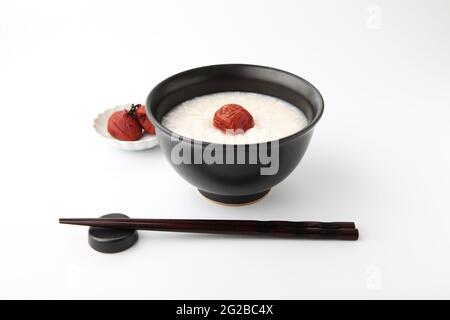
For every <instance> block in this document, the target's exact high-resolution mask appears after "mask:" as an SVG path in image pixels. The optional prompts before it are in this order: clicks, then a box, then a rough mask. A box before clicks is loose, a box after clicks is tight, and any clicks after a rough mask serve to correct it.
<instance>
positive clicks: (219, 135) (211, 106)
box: [162, 91, 308, 144]
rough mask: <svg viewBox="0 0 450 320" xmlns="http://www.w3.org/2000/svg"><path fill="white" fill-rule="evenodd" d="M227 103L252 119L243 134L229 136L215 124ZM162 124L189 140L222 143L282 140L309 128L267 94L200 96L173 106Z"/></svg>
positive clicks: (288, 106)
mask: <svg viewBox="0 0 450 320" xmlns="http://www.w3.org/2000/svg"><path fill="white" fill-rule="evenodd" d="M226 104H239V105H241V106H242V107H244V108H245V109H246V110H247V111H248V112H249V113H250V114H251V115H252V117H253V120H254V126H253V128H250V129H248V130H246V131H245V132H244V133H240V134H227V133H225V132H224V131H222V130H220V129H218V128H216V127H215V126H214V124H213V118H214V114H215V112H216V111H217V110H218V109H219V108H221V107H222V106H224V105H226ZM162 124H163V125H164V126H165V127H166V128H168V129H170V130H171V131H173V132H174V133H176V134H178V135H181V136H183V137H186V138H190V139H195V140H200V141H205V142H213V143H220V144H251V143H262V142H267V141H273V140H279V139H281V138H284V137H287V136H289V135H291V134H294V133H296V132H298V131H300V130H302V129H303V128H305V127H306V126H307V125H308V120H307V118H306V116H305V115H304V114H303V112H302V111H301V110H300V109H299V108H297V107H295V106H294V105H292V104H290V103H288V102H286V101H284V100H281V99H278V98H275V97H272V96H268V95H264V94H259V93H251V92H234V91H233V92H220V93H213V94H207V95H204V96H199V97H196V98H193V99H191V100H187V101H185V102H183V103H181V104H180V105H178V106H176V107H174V108H173V109H172V110H171V111H170V112H169V113H168V114H166V115H165V116H164V118H163V119H162Z"/></svg>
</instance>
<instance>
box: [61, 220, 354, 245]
mask: <svg viewBox="0 0 450 320" xmlns="http://www.w3.org/2000/svg"><path fill="white" fill-rule="evenodd" d="M59 223H61V224H72V225H81V226H90V227H101V228H112V229H133V230H151V231H169V232H192V233H209V234H231V235H250V236H271V237H277V238H298V239H336V240H358V237H359V232H358V229H357V228H356V226H355V224H354V223H353V222H318V221H257V220H204V219H128V218H75V219H74V218H61V219H59Z"/></svg>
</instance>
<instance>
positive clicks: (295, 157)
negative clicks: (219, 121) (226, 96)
mask: <svg viewBox="0 0 450 320" xmlns="http://www.w3.org/2000/svg"><path fill="white" fill-rule="evenodd" d="M225 91H241V92H255V93H261V94H265V95H269V96H273V97H276V98H279V99H282V100H285V101H287V102H289V103H291V104H293V105H294V106H296V107H297V108H299V109H300V110H301V111H302V112H303V113H304V114H305V116H306V118H307V119H308V125H307V126H306V127H305V128H304V129H302V130H300V131H299V132H296V133H294V134H292V135H290V136H287V137H285V138H282V139H280V140H277V141H272V142H271V143H268V144H259V143H258V144H245V145H221V144H214V143H208V142H201V141H197V140H193V139H189V137H182V136H179V135H177V134H176V133H174V132H172V131H171V130H170V129H168V128H167V127H165V126H163V125H162V123H161V122H162V119H163V117H164V115H166V114H167V113H168V112H169V111H170V110H171V109H172V108H174V107H176V106H177V105H179V104H180V103H182V102H184V101H186V100H189V99H192V98H195V97H198V96H202V95H206V94H211V93H218V92H225ZM323 108H324V103H323V99H322V96H321V95H320V93H319V91H318V90H317V89H316V88H315V87H314V86H313V85H312V84H310V83H309V82H308V81H306V80H304V79H302V78H300V77H298V76H296V75H294V74H291V73H289V72H286V71H282V70H278V69H274V68H270V67H263V66H256V65H244V64H224V65H212V66H206V67H201V68H196V69H192V70H188V71H184V72H181V73H178V74H176V75H174V76H172V77H170V78H168V79H166V80H164V81H162V82H161V83H159V84H158V85H157V86H156V87H155V88H154V89H153V90H152V91H151V92H150V94H149V95H148V98H147V102H146V111H147V114H148V116H149V118H150V120H151V121H152V122H153V124H154V125H155V128H156V135H157V137H158V140H159V143H160V146H161V149H162V151H163V153H164V155H165V156H166V158H167V160H168V161H169V163H170V164H171V165H172V167H173V168H174V169H175V170H176V171H177V172H178V173H179V174H180V175H181V176H182V177H183V178H184V179H185V180H187V181H188V182H189V183H191V184H192V185H194V186H195V187H197V188H198V189H199V191H200V193H201V194H202V195H204V196H205V197H207V198H209V199H211V200H214V201H219V202H223V203H228V204H243V203H248V202H253V201H255V200H257V199H259V198H261V197H263V196H264V195H266V194H267V193H268V192H269V190H270V189H271V188H272V187H273V186H275V185H276V184H278V183H280V182H281V181H282V180H283V179H285V178H286V177H287V176H288V175H289V174H290V173H291V172H292V171H293V170H294V169H295V167H296V166H297V165H298V163H299V162H300V160H301V159H302V157H303V155H304V154H305V151H306V149H307V147H308V144H309V142H310V140H311V136H312V134H313V129H314V126H315V125H316V124H317V122H318V121H319V120H320V118H321V116H322V113H323ZM206 148H213V149H215V150H221V152H220V153H217V154H214V156H217V155H218V154H220V157H221V158H222V161H216V162H215V163H212V164H208V163H205V162H204V161H202V162H201V163H198V161H197V162H196V159H195V158H194V156H195V155H196V154H203V153H204V152H205V150H206ZM263 148H264V152H262V151H263ZM179 150H183V151H181V153H180V155H182V156H183V158H184V159H185V160H188V161H182V162H181V163H180V161H178V158H177V160H175V159H174V157H173V154H174V152H178V151H179ZM209 150H211V149H209ZM216 152H217V151H216ZM255 152H256V153H255ZM261 152H262V154H264V153H265V155H266V156H265V157H264V160H263V159H262V158H260V156H259V155H261ZM238 154H240V155H245V160H244V161H242V158H239V159H238ZM254 154H256V157H257V161H256V163H254V162H252V161H251V160H250V158H252V157H253V155H254ZM267 156H270V158H271V160H272V161H271V163H267V161H266V160H267ZM274 156H276V157H277V158H276V159H275V157H274ZM197 159H198V158H197ZM216 159H217V158H216ZM252 159H254V158H252ZM238 160H240V161H238ZM273 161H277V163H276V164H274V162H273ZM242 162H243V163H242ZM275 166H276V168H275ZM274 169H276V172H275V170H274ZM263 172H265V174H262V173H263ZM267 173H269V174H267Z"/></svg>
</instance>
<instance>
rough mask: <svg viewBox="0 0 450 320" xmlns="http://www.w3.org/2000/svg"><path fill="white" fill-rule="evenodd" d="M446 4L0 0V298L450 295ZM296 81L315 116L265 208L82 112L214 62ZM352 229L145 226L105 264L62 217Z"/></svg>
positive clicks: (449, 33) (449, 19) (449, 21)
mask: <svg viewBox="0 0 450 320" xmlns="http://www.w3.org/2000/svg"><path fill="white" fill-rule="evenodd" d="M449 39H450V2H449V1H445V0H442V1H425V0H423V1H381V0H379V1H377V0H372V1H331V0H330V1H297V0H296V1H282V0H277V1H261V0H260V1H243V0H239V1H230V0H227V1H206V0H205V1H196V0H191V1H130V0H127V1H70V2H69V1H64V2H63V1H16V0H11V1H5V0H2V1H1V2H0V108H1V123H0V139H1V148H2V149H1V150H2V151H1V158H0V175H1V176H0V191H1V200H0V212H1V222H0V224H1V231H0V270H1V272H0V297H1V298H181V299H185V298H194V299H195V298H268V299H271V298H287V299H291V298H450V272H449V270H450V200H449V189H450V150H449V137H450V105H449V103H450V90H449V89H450V62H449V57H450V45H449ZM231 62H233V63H238V62H240V63H252V64H262V65H268V66H272V67H277V68H281V69H285V70H288V71H290V72H293V73H296V74H298V75H300V76H302V77H304V78H306V79H308V80H309V81H311V82H312V83H313V84H314V85H316V86H317V88H318V89H319V90H320V91H321V92H322V94H323V96H324V99H325V113H324V117H323V118H322V120H321V122H320V123H319V125H318V126H317V128H316V130H315V133H314V136H313V140H312V142H311V144H310V147H309V149H308V151H307V153H306V155H305V157H304V158H303V160H302V162H301V163H300V165H299V167H298V168H297V169H296V170H295V171H294V172H293V173H292V174H291V175H290V176H289V177H288V178H287V179H286V180H285V181H284V182H283V183H281V184H280V185H279V186H277V187H276V188H274V189H273V190H272V192H271V193H270V195H269V196H268V197H267V198H265V199H264V200H263V201H261V202H259V203H257V204H254V205H251V206H245V207H239V208H230V207H225V206H220V205H216V204H214V203H211V202H209V201H206V200H205V199H203V198H202V197H201V196H200V195H199V194H198V193H197V191H196V189H195V188H194V187H192V186H190V185H189V184H188V183H186V182H185V181H184V180H183V179H182V178H181V177H179V176H178V175H177V174H176V173H175V172H174V171H173V170H172V168H171V167H170V166H169V164H168V163H167V162H166V160H165V159H164V158H163V156H162V155H161V153H160V150H159V149H154V150H150V151H146V152H138V153H131V152H123V151H119V150H115V149H112V148H111V147H110V146H109V145H107V144H105V143H104V141H102V139H101V138H100V137H98V136H97V134H96V133H95V131H94V130H93V128H92V121H93V119H94V117H95V116H96V115H97V113H99V112H101V111H103V110H104V109H106V108H109V107H111V106H114V105H117V104H121V103H128V102H130V103H131V102H140V101H145V98H146V96H147V94H148V92H149V91H150V89H151V88H152V87H153V86H154V85H156V84H157V83H158V82H159V81H161V80H163V79H164V78H166V77H168V76H170V75H171V74H173V73H176V72H180V71H182V70H185V69H188V68H191V67H197V66H202V65H208V64H215V63H231ZM110 212H124V213H126V214H128V215H129V216H132V217H148V218H150V217H172V218H217V219H219V218H230V219H290V220H324V221H328V220H331V221H332V220H350V221H355V222H356V223H357V225H358V226H359V228H360V232H361V239H360V241H358V242H339V241H307V240H271V239H246V238H229V237H228V238H227V237H221V236H205V235H189V234H165V233H151V232H147V233H146V232H141V233H140V241H139V242H138V243H137V245H136V246H134V247H133V248H131V249H130V250H128V251H126V252H123V253H120V254H115V255H105V254H100V253H97V252H95V251H93V250H92V249H91V248H90V247H89V246H88V244H87V234H86V232H87V230H86V229H83V228H82V227H73V226H63V225H59V224H58V222H57V218H58V217H97V216H100V215H102V214H106V213H110Z"/></svg>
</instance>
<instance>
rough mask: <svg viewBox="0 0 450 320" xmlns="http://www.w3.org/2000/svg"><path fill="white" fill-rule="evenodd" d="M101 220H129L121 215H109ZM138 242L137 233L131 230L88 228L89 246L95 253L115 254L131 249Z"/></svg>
mask: <svg viewBox="0 0 450 320" xmlns="http://www.w3.org/2000/svg"><path fill="white" fill-rule="evenodd" d="M101 218H116V219H117V218H122V219H129V217H128V216H126V215H124V214H121V213H111V214H106V215H104V216H101ZM137 240H138V233H137V231H136V230H133V229H112V228H100V227H89V231H88V241H89V245H90V246H91V247H92V248H93V249H94V250H96V251H99V252H102V253H116V252H121V251H124V250H126V249H128V248H130V247H132V246H133V245H134V244H135V243H136V241H137Z"/></svg>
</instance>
